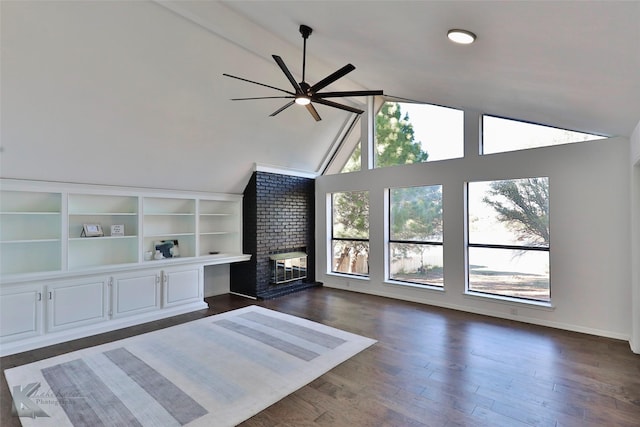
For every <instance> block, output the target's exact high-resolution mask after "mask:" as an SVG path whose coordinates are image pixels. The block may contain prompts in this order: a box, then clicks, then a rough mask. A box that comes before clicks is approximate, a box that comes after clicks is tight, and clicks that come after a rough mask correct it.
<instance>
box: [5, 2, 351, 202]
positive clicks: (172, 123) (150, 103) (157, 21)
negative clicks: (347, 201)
mask: <svg viewBox="0 0 640 427" xmlns="http://www.w3.org/2000/svg"><path fill="white" fill-rule="evenodd" d="M177 3H180V6H186V5H191V6H193V7H196V6H201V5H204V3H205V2H177ZM206 3H207V5H204V6H206V7H205V9H206V11H208V12H209V13H210V14H212V15H211V16H208V17H207V18H208V20H209V21H213V22H217V23H218V24H219V25H218V27H216V28H214V29H213V30H211V29H209V28H205V27H203V26H200V25H197V24H195V23H194V22H192V21H190V20H188V19H185V18H184V17H183V16H180V15H178V14H176V13H174V12H172V11H170V10H168V9H167V8H165V7H163V6H162V5H160V4H159V3H155V2H149V1H54V2H47V1H10V0H3V1H1V2H0V7H1V8H2V9H1V11H2V13H1V14H0V19H1V25H0V31H1V33H0V47H1V49H2V51H1V57H2V62H1V65H0V66H1V67H2V68H1V73H0V79H1V80H0V86H1V87H2V98H1V111H2V115H1V116H0V120H1V126H0V131H1V142H2V153H1V155H0V176H2V177H4V178H21V179H30V180H45V181H61V182H77V183H89V184H108V185H117V186H136V187H154V188H166V189H177V190H194V191H208V192H221V193H241V192H242V191H243V190H244V187H245V185H246V183H247V182H248V179H249V177H250V176H251V172H252V170H253V165H254V163H256V162H259V163H262V164H269V165H276V166H280V167H288V168H291V169H298V170H306V171H314V170H316V169H317V168H318V167H319V164H320V163H321V161H322V159H323V157H324V155H325V153H326V151H327V149H328V147H329V146H330V145H331V144H332V142H333V138H334V137H335V135H336V133H337V132H338V130H339V128H340V126H341V125H342V123H343V121H344V117H346V116H347V115H348V114H347V113H345V112H341V111H339V110H336V109H333V108H327V109H326V110H327V111H326V112H325V110H322V112H321V114H322V119H323V120H322V122H320V123H318V124H316V122H315V121H314V120H313V119H311V117H310V116H309V114H308V112H307V111H306V110H305V109H299V110H298V109H293V108H292V109H290V110H291V111H289V110H288V111H287V113H286V114H284V113H283V115H281V116H278V118H273V117H269V114H270V113H272V112H273V111H275V110H276V109H277V108H279V107H281V106H282V105H283V100H281V99H276V100H262V101H258V102H249V101H247V102H231V101H229V99H230V98H234V97H243V96H266V95H273V93H272V92H273V91H271V90H269V89H266V88H261V87H260V86H257V85H251V84H248V83H245V82H241V81H238V80H232V79H230V78H227V77H224V76H223V75H222V74H223V73H224V72H226V73H231V74H235V75H239V76H244V77H246V78H250V79H253V80H259V81H264V82H267V83H269V82H272V84H274V85H280V84H281V83H282V85H283V86H284V85H286V84H288V82H287V81H286V78H285V77H284V75H283V74H282V72H281V71H280V69H279V68H278V67H277V65H276V64H275V62H274V61H273V59H272V58H271V57H270V54H271V53H273V52H274V51H273V50H272V49H277V50H276V51H275V52H278V53H280V54H281V55H283V57H285V58H290V62H291V63H292V67H293V64H294V58H297V56H298V55H299V54H300V47H299V46H292V45H286V44H285V43H284V42H283V41H282V40H279V39H277V38H276V37H275V36H273V35H269V34H267V32H266V31H265V30H263V29H261V28H259V27H257V26H255V25H253V24H252V23H249V22H248V21H246V20H243V18H241V17H239V16H237V14H235V13H234V12H232V11H231V10H230V9H228V8H226V7H225V6H224V5H223V4H222V3H218V2H206ZM292 28H293V29H295V25H294V26H292ZM216 31H217V32H218V33H223V35H221V34H218V33H216ZM227 36H231V37H240V36H242V37H244V39H243V40H240V42H245V43H246V42H247V40H251V41H253V44H252V46H253V47H254V48H255V49H256V50H257V51H259V52H261V53H262V54H263V55H264V56H263V57H261V56H259V55H257V54H256V53H255V52H252V51H249V50H247V49H245V48H243V47H240V46H239V45H237V44H235V43H234V42H232V41H230V40H229V39H228V38H227ZM292 52H293V53H292ZM296 65H297V61H296ZM296 69H298V67H296ZM285 87H286V86H285ZM329 110H335V111H329ZM247 118H250V122H248V119H247ZM291 123H296V126H291ZM300 141H306V142H307V144H301V143H300Z"/></svg>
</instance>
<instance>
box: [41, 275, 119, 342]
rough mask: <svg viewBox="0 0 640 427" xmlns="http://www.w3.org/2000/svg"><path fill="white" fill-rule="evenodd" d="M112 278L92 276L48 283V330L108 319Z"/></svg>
mask: <svg viewBox="0 0 640 427" xmlns="http://www.w3.org/2000/svg"><path fill="white" fill-rule="evenodd" d="M108 291H109V278H108V277H102V276H100V277H92V278H87V279H75V280H68V281H64V282H59V283H54V284H50V285H47V300H48V301H47V302H48V305H47V331H49V332H53V331H58V330H62V329H69V328H75V327H79V326H84V325H89V324H92V323H98V322H102V321H106V320H107V319H108V307H109V304H108V298H109V293H108Z"/></svg>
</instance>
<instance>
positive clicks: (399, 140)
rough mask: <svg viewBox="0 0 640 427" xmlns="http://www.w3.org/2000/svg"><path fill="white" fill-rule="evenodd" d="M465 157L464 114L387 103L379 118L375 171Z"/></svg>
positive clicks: (423, 105) (442, 108) (441, 109)
mask: <svg viewBox="0 0 640 427" xmlns="http://www.w3.org/2000/svg"><path fill="white" fill-rule="evenodd" d="M463 156H464V112H463V111H460V110H455V109H453V108H447V107H440V106H436V105H429V104H416V103H410V102H385V103H384V104H383V105H382V108H381V109H380V112H379V113H378V114H377V115H376V124H375V167H377V168H379V167H385V166H395V165H405V164H411V163H421V162H427V161H434V160H444V159H453V158H458V157H463Z"/></svg>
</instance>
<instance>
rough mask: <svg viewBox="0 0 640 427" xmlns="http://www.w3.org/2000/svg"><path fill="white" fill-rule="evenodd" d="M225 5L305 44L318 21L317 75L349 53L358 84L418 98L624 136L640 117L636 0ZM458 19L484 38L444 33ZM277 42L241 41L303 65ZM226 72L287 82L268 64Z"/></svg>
mask: <svg viewBox="0 0 640 427" xmlns="http://www.w3.org/2000/svg"><path fill="white" fill-rule="evenodd" d="M200 3H202V2H200ZM204 3H205V4H201V5H200V6H201V7H202V6H206V3H207V2H204ZM208 3H209V5H210V6H214V5H213V2H208ZM223 3H224V4H225V5H226V6H227V7H229V8H231V9H232V10H233V11H235V12H237V13H238V14H240V15H243V16H244V17H246V18H247V19H249V20H250V21H252V22H253V23H254V24H255V25H257V26H259V27H260V28H261V29H264V30H266V31H267V32H269V33H272V34H274V35H275V36H277V37H278V38H280V39H282V40H283V41H285V42H289V43H290V44H291V45H292V47H293V48H296V49H298V50H301V49H302V38H301V36H300V34H299V32H298V27H299V25H300V24H306V25H308V26H310V27H312V28H313V30H314V31H313V34H312V35H311V37H310V38H309V40H308V43H307V49H308V55H309V59H308V60H307V80H308V81H310V82H311V83H313V82H314V80H313V79H315V81H317V80H318V79H320V78H322V77H324V76H325V75H326V74H328V73H330V72H332V71H334V70H335V69H338V68H339V67H342V66H343V65H345V64H346V63H349V62H350V63H352V64H354V65H355V66H356V67H357V69H356V70H355V71H354V72H352V73H351V74H349V76H347V77H348V79H349V80H351V81H352V83H355V82H357V84H358V86H360V87H362V88H367V89H383V90H384V91H385V94H389V95H394V96H399V97H405V98H410V99H415V100H418V101H424V102H430V103H436V104H442V105H448V106H453V107H465V108H471V109H477V110H480V111H483V112H488V113H492V114H497V115H501V116H508V117H514V118H521V119H525V120H529V121H534V122H539V123H544V124H550V125H556V126H561V127H567V128H571V129H576V130H581V131H587V132H594V133H599V134H605V135H616V136H619V135H623V136H628V135H630V134H631V132H632V130H633V129H634V127H635V125H636V124H637V123H638V120H640V2H638V1H626V2H614V1H603V2H597V1H594V2H591V1H589V2H584V1H561V2H538V1H531V2H520V1H502V2H496V1H491V2H486V1H296V2H294V1H227V2H223ZM181 4H182V5H183V6H184V3H181ZM201 18H204V19H206V17H203V16H202V14H201ZM450 28H463V29H467V30H470V31H473V32H474V33H476V34H477V36H478V39H477V41H476V43H474V44H473V45H471V46H461V45H455V44H453V43H451V42H449V41H448V40H447V38H446V32H447V30H448V29H450ZM268 41H269V40H268V39H265V38H263V37H251V32H249V33H247V34H246V37H245V38H243V39H242V40H240V43H242V44H244V45H245V46H244V47H246V48H247V49H249V50H251V51H253V52H256V53H258V54H263V55H264V56H265V57H266V58H268V59H270V55H271V54H273V53H276V54H280V55H281V56H283V59H284V60H285V62H286V63H287V64H288V65H289V68H291V69H292V72H294V73H300V68H301V65H300V63H301V61H300V55H299V56H298V57H286V56H285V55H283V54H282V53H281V52H279V51H278V48H279V47H280V46H277V45H269V44H268ZM284 53H287V52H284ZM319 58H320V59H319ZM318 63H321V64H323V65H325V67H324V68H323V67H319V66H318ZM272 67H273V68H274V69H277V65H276V64H275V63H273V64H272ZM314 67H315V70H323V71H324V70H326V72H325V73H324V74H322V73H321V72H315V73H314ZM227 72H228V73H231V74H241V75H243V76H245V77H247V78H250V79H252V80H259V81H264V82H265V83H269V84H272V85H276V86H279V87H284V88H287V89H288V87H287V85H288V83H287V82H286V80H282V79H280V80H278V79H275V81H274V80H273V79H271V80H270V79H265V77H266V76H264V75H263V74H262V72H261V71H260V70H238V69H229V70H228V71H227ZM241 72H242V73H241ZM278 72H279V71H278ZM296 77H298V78H299V77H300V76H299V74H298V75H296ZM341 83H344V82H341ZM229 84H231V83H229ZM357 88H358V87H355V89H357ZM260 89H261V88H260ZM336 89H354V87H353V86H350V85H349V84H344V85H343V87H337V83H336ZM241 90H242V91H243V92H244V89H241V88H240V87H239V86H238V92H240V91H241ZM251 93H259V94H262V93H263V92H262V90H260V91H257V92H256V91H253V92H251ZM257 102H260V101H257ZM278 120H286V116H284V117H279V118H278Z"/></svg>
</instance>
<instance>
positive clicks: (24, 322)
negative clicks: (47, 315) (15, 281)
mask: <svg viewBox="0 0 640 427" xmlns="http://www.w3.org/2000/svg"><path fill="white" fill-rule="evenodd" d="M42 289H43V288H42V285H21V286H15V287H11V288H6V289H0V342H8V341H14V340H18V339H23V338H29V337H32V336H35V335H39V334H40V333H41V332H42Z"/></svg>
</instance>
